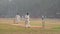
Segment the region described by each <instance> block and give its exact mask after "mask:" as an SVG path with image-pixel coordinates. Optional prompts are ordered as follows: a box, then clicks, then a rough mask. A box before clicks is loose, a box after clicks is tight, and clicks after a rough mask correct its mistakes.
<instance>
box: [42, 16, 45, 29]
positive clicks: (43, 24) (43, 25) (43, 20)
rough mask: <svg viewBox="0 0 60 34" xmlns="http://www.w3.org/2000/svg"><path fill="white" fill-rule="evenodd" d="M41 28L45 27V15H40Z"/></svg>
mask: <svg viewBox="0 0 60 34" xmlns="http://www.w3.org/2000/svg"><path fill="white" fill-rule="evenodd" d="M42 28H45V16H44V15H42Z"/></svg>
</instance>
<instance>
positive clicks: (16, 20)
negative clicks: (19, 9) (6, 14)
mask: <svg viewBox="0 0 60 34" xmlns="http://www.w3.org/2000/svg"><path fill="white" fill-rule="evenodd" d="M19 22H20V15H19V13H17V15H16V16H15V23H16V24H18V23H19Z"/></svg>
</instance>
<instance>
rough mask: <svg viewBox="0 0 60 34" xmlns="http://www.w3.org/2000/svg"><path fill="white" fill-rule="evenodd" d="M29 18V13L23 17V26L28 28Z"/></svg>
mask: <svg viewBox="0 0 60 34" xmlns="http://www.w3.org/2000/svg"><path fill="white" fill-rule="evenodd" d="M29 16H30V15H29V13H27V14H26V15H25V26H26V27H28V28H29V27H30V17H29Z"/></svg>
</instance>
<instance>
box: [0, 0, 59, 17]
mask: <svg viewBox="0 0 60 34" xmlns="http://www.w3.org/2000/svg"><path fill="white" fill-rule="evenodd" d="M26 12H29V13H30V15H31V17H41V15H46V16H47V17H60V13H59V12H60V0H10V1H9V0H0V17H14V16H15V15H16V13H20V15H21V16H22V15H23V16H24V15H25V14H26ZM56 13H59V14H58V15H57V14H56Z"/></svg>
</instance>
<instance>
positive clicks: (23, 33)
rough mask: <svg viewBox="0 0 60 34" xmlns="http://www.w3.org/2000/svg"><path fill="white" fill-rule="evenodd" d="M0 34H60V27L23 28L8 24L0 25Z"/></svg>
mask: <svg viewBox="0 0 60 34" xmlns="http://www.w3.org/2000/svg"><path fill="white" fill-rule="evenodd" d="M0 34H60V27H54V28H52V29H44V30H43V29H41V28H26V29H25V28H23V27H20V26H13V25H9V24H3V23H0Z"/></svg>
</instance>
